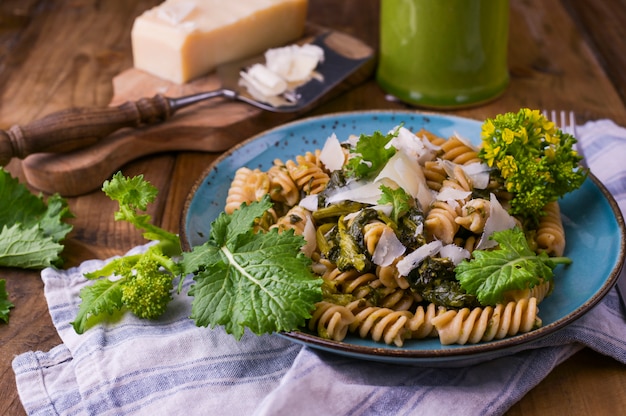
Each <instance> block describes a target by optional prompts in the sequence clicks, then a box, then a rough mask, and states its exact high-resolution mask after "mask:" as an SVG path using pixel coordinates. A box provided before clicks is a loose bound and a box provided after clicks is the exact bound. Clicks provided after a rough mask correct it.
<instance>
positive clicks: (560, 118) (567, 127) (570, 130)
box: [541, 110, 588, 168]
mask: <svg viewBox="0 0 626 416" xmlns="http://www.w3.org/2000/svg"><path fill="white" fill-rule="evenodd" d="M541 113H542V114H543V115H544V117H546V118H547V119H548V120H550V121H551V122H553V123H554V124H555V125H556V127H557V128H559V129H561V130H562V131H563V132H564V133H567V134H571V135H572V136H574V137H576V115H575V114H574V112H573V111H569V112H568V111H563V110H562V111H559V113H558V115H557V112H556V111H555V110H551V111H548V110H542V111H541ZM574 148H575V149H576V151H577V152H578V154H579V155H580V156H582V157H583V159H582V160H581V162H580V163H581V165H582V166H583V167H585V168H588V165H587V160H586V159H585V155H584V154H583V152H582V149H581V147H580V144H579V143H576V145H574Z"/></svg>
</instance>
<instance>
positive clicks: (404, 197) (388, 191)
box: [378, 185, 411, 224]
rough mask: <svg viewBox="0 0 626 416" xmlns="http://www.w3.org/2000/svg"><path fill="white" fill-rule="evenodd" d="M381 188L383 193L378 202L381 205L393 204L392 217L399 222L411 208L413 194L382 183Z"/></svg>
mask: <svg viewBox="0 0 626 416" xmlns="http://www.w3.org/2000/svg"><path fill="white" fill-rule="evenodd" d="M380 190H381V191H382V195H381V196H380V199H379V200H378V203H379V204H380V205H384V204H391V206H392V210H391V218H392V219H393V221H394V222H395V223H396V224H397V223H398V219H399V218H400V217H401V216H403V215H404V214H406V213H407V212H409V210H410V209H411V195H409V194H408V193H407V192H406V191H405V190H404V189H402V188H396V189H392V188H390V187H388V186H386V185H381V186H380Z"/></svg>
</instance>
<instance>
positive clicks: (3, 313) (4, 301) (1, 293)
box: [0, 279, 14, 322]
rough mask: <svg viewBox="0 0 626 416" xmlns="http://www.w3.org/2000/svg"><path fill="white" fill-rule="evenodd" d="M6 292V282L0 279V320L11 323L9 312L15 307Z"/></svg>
mask: <svg viewBox="0 0 626 416" xmlns="http://www.w3.org/2000/svg"><path fill="white" fill-rule="evenodd" d="M13 306H14V305H13V303H11V301H10V300H9V293H8V292H7V290H6V280H4V279H0V320H2V321H4V322H9V310H10V309H11V308H12V307H13Z"/></svg>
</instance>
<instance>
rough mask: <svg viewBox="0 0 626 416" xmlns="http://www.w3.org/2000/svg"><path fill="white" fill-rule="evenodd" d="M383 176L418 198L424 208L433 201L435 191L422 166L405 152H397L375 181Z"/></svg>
mask: <svg viewBox="0 0 626 416" xmlns="http://www.w3.org/2000/svg"><path fill="white" fill-rule="evenodd" d="M383 178H388V179H391V180H392V181H393V182H395V183H396V184H397V185H398V186H399V187H400V188H402V189H404V190H405V191H406V192H407V193H408V194H409V195H411V196H412V197H413V198H416V199H417V200H418V201H419V203H420V207H421V208H422V209H423V210H426V209H427V208H428V207H429V206H430V204H431V203H432V202H433V199H434V197H433V193H432V192H431V190H430V188H429V187H428V185H427V184H426V178H425V177H424V172H423V170H422V167H421V166H420V165H419V164H418V163H416V162H414V161H412V160H410V159H409V157H408V156H407V155H406V154H405V153H404V152H396V154H394V155H393V156H392V157H391V159H389V161H388V162H387V164H386V165H385V167H384V168H383V170H382V171H381V172H380V173H379V174H378V176H377V177H376V179H375V181H380V180H381V179H383Z"/></svg>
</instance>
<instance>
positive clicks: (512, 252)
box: [455, 227, 571, 305]
mask: <svg viewBox="0 0 626 416" xmlns="http://www.w3.org/2000/svg"><path fill="white" fill-rule="evenodd" d="M491 238H493V239H494V240H496V241H497V242H498V244H499V247H498V248H497V249H494V250H475V251H474V252H473V253H472V255H473V259H471V260H469V261H468V260H465V261H463V262H461V263H459V264H458V265H457V266H456V269H455V272H456V278H457V280H458V281H459V282H460V283H461V287H462V288H463V289H464V290H465V291H466V292H467V293H470V294H473V295H475V296H476V297H477V298H478V300H479V302H480V303H481V304H482V305H495V304H497V303H499V302H501V301H502V296H503V294H504V292H506V291H508V290H516V289H525V288H531V287H534V286H535V285H537V284H539V283H541V282H542V281H550V280H552V278H553V275H554V272H553V269H554V268H555V267H556V265H557V264H569V263H571V260H570V259H569V258H567V257H549V256H548V255H547V254H546V253H545V252H542V253H541V254H536V253H535V252H533V251H532V250H531V249H530V247H529V246H528V242H527V241H526V237H525V235H524V233H523V232H522V231H521V230H520V229H519V228H517V227H516V228H512V229H509V230H504V231H498V232H495V233H494V234H493V235H492V236H491Z"/></svg>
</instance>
